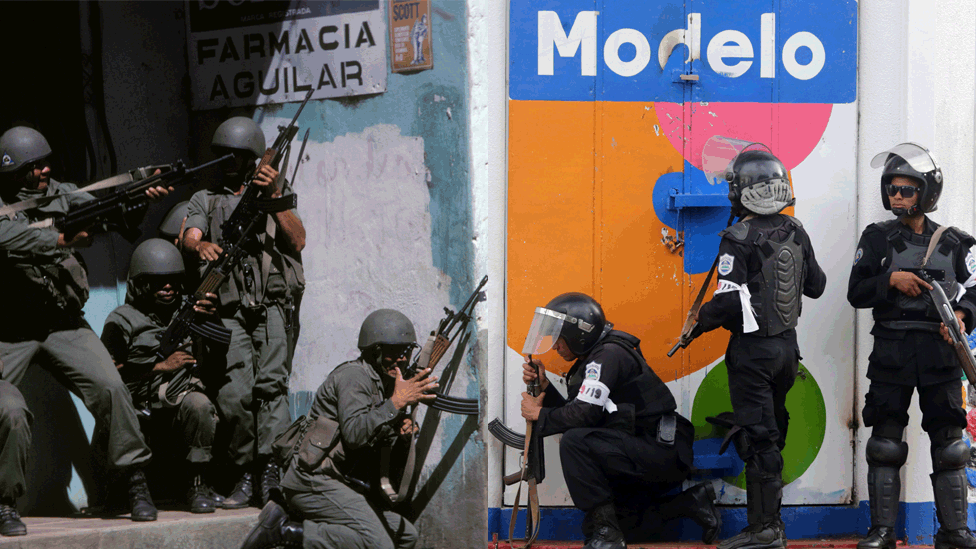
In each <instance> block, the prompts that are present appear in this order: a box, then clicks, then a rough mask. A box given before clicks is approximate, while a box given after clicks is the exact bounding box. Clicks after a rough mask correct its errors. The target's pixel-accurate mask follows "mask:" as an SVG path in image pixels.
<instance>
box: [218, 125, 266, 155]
mask: <svg viewBox="0 0 976 549" xmlns="http://www.w3.org/2000/svg"><path fill="white" fill-rule="evenodd" d="M210 146H211V147H223V148H225V149H234V150H238V151H247V152H250V153H253V154H254V156H255V157H256V158H261V156H263V155H264V150H265V141H264V132H262V131H261V127H260V126H258V124H257V122H255V121H253V120H251V119H250V118H248V117H246V116H234V117H232V118H228V119H227V120H225V121H224V123H223V124H221V125H220V126H218V127H217V131H215V132H214V136H213V141H212V142H211V143H210Z"/></svg>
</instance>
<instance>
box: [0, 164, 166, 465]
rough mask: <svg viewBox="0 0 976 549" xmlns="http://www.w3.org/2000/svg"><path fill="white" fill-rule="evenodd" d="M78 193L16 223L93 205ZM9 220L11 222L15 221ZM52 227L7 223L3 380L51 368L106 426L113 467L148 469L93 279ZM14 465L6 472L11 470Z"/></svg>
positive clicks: (2, 270)
mask: <svg viewBox="0 0 976 549" xmlns="http://www.w3.org/2000/svg"><path fill="white" fill-rule="evenodd" d="M74 190H76V187H75V185H72V184H69V183H59V182H57V181H54V180H51V181H50V183H49V184H48V187H47V188H46V189H45V190H44V191H32V190H28V189H21V190H20V191H19V192H18V194H17V196H16V197H15V198H13V199H14V200H18V201H19V200H26V199H29V198H34V197H38V196H42V195H43V196H52V195H56V194H65V193H68V192H71V191H74ZM91 198H92V197H91V195H89V194H87V193H78V194H74V195H71V196H65V197H63V198H61V199H59V200H55V201H54V202H51V203H50V204H47V205H45V206H43V207H40V208H36V209H31V210H26V211H22V212H18V213H17V214H16V218H15V219H16V221H20V222H26V223H28V224H29V223H33V222H35V221H39V220H42V219H45V218H47V217H50V216H51V215H54V214H57V213H65V212H67V211H68V208H69V207H70V206H71V205H73V204H77V203H80V202H84V201H86V200H90V199H91ZM8 221H9V220H8ZM57 238H58V233H57V231H55V230H52V229H45V230H40V231H34V230H25V229H24V223H13V222H4V223H2V224H0V246H2V247H3V249H2V252H0V280H3V281H4V284H5V290H6V291H5V293H4V299H5V303H4V305H5V310H6V311H9V312H10V313H9V314H5V315H2V316H0V361H2V363H3V369H2V373H0V377H2V379H4V380H6V381H9V382H11V383H13V384H15V385H16V384H18V383H20V381H21V380H22V379H23V377H24V374H25V372H26V371H27V368H28V367H29V366H30V365H31V364H33V363H35V362H43V364H45V366H46V367H48V368H51V369H53V370H54V371H55V372H56V375H57V376H58V377H61V378H62V379H65V380H66V381H67V382H68V386H69V388H70V389H71V390H72V391H73V392H74V393H75V394H77V395H78V396H79V397H81V399H82V401H83V402H84V403H85V406H86V407H87V408H88V410H89V411H90V412H91V413H92V415H93V416H94V417H95V421H96V423H97V424H98V426H99V427H100V428H102V429H104V430H105V431H106V432H107V433H108V456H107V457H108V462H109V464H110V465H112V466H114V467H117V468H123V467H130V466H140V465H142V464H144V463H146V462H148V461H149V459H150V457H151V453H150V451H149V447H148V446H147V445H146V442H145V440H144V439H143V437H142V434H141V432H140V430H139V422H138V420H137V419H136V413H135V409H134V408H133V406H132V399H131V398H130V397H129V392H128V390H127V389H126V387H125V384H124V383H123V382H122V378H121V377H119V373H118V371H117V370H116V368H115V363H114V362H113V361H112V358H111V357H110V356H109V354H108V351H106V350H105V346H104V345H102V343H101V341H99V339H98V336H96V335H95V333H94V332H93V331H92V330H91V328H90V327H89V325H88V323H87V322H86V321H85V318H84V313H83V312H82V306H83V305H84V303H85V301H86V300H87V298H88V278H87V273H86V269H85V266H84V263H83V262H82V259H81V257H80V256H79V255H75V254H73V253H72V252H71V251H70V250H66V249H60V248H57V247H56V245H57ZM6 466H7V465H6V461H4V464H3V465H2V466H0V467H6Z"/></svg>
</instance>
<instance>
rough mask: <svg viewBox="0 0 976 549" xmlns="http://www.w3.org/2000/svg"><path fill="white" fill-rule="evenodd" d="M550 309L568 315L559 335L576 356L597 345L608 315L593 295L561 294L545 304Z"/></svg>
mask: <svg viewBox="0 0 976 549" xmlns="http://www.w3.org/2000/svg"><path fill="white" fill-rule="evenodd" d="M545 308H546V309H548V310H549V311H553V312H556V313H561V314H563V315H566V317H565V318H564V319H563V323H562V328H561V329H560V331H559V337H562V338H563V339H564V340H566V346H567V347H569V350H570V351H572V352H573V354H574V355H576V356H583V355H585V354H586V353H587V352H589V350H590V349H592V348H593V346H594V345H596V343H597V341H599V340H600V337H601V336H602V335H603V328H604V326H606V324H607V317H606V316H605V315H604V314H603V308H602V307H600V304H599V303H597V302H596V300H595V299H593V298H592V297H590V296H588V295H586V294H581V293H579V292H569V293H565V294H560V295H558V296H556V297H554V298H553V299H552V301H550V302H549V304H547V305H546V306H545Z"/></svg>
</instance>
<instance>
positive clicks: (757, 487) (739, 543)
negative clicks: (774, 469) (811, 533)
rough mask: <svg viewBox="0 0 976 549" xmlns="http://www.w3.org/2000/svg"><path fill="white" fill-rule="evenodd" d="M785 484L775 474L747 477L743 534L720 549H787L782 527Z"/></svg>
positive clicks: (734, 537) (725, 543) (719, 547)
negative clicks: (745, 524) (781, 505)
mask: <svg viewBox="0 0 976 549" xmlns="http://www.w3.org/2000/svg"><path fill="white" fill-rule="evenodd" d="M782 499H783V481H782V480H780V479H779V476H778V475H777V476H775V477H774V476H773V475H748V474H747V475H746V517H747V519H748V521H749V525H748V526H746V527H745V528H744V529H743V530H742V532H740V533H739V534H737V535H735V536H732V537H731V538H729V539H727V540H725V541H723V542H722V543H719V544H718V549H784V548H785V547H786V545H785V543H784V539H785V538H786V535H785V533H784V532H783V531H782V530H781V528H780V527H779V524H780V523H781V522H782V520H781V519H780V514H779V510H780V504H781V503H782Z"/></svg>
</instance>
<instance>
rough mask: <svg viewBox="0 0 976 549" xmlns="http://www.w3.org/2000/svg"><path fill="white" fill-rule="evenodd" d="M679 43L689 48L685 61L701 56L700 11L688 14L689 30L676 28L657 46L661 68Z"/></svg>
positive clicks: (695, 59)
mask: <svg viewBox="0 0 976 549" xmlns="http://www.w3.org/2000/svg"><path fill="white" fill-rule="evenodd" d="M678 44H684V45H685V47H687V48H688V57H687V58H686V59H685V63H691V62H692V61H697V60H698V59H700V58H701V14H700V13H689V14H688V30H685V29H675V30H673V31H671V32H669V33H667V34H665V35H664V38H663V39H662V40H661V44H660V45H659V46H658V48H657V62H658V63H660V64H661V70H664V65H666V64H667V62H668V58H669V57H671V52H673V51H674V48H676V47H677V46H678ZM604 55H605V54H604Z"/></svg>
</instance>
